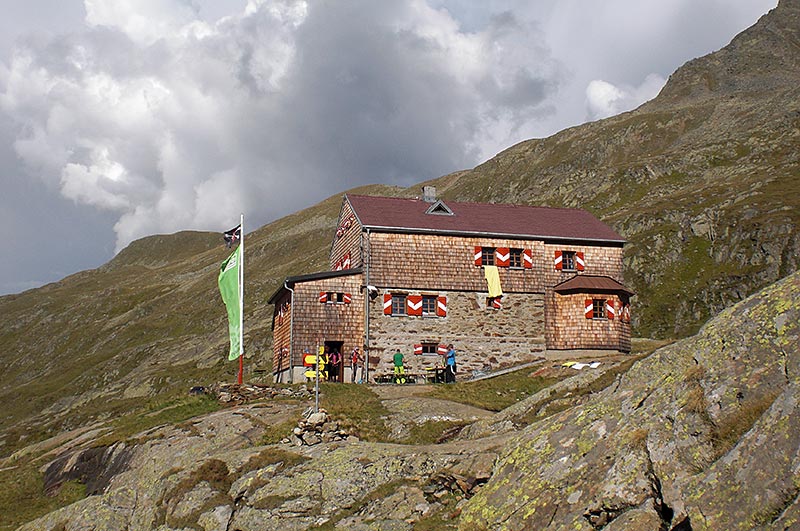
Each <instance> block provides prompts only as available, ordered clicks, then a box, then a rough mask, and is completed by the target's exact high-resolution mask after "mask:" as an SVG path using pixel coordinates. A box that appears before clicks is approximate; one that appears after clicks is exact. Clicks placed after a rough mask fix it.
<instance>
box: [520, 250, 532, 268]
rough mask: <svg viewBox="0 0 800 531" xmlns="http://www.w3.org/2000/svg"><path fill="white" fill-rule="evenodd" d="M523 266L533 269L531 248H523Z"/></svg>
mask: <svg viewBox="0 0 800 531" xmlns="http://www.w3.org/2000/svg"><path fill="white" fill-rule="evenodd" d="M522 267H524V268H525V269H533V251H531V250H530V249H523V250H522Z"/></svg>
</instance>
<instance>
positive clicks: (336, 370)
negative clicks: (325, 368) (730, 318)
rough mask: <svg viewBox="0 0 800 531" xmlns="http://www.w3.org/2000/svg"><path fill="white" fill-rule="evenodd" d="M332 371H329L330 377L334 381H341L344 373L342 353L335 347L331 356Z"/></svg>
mask: <svg viewBox="0 0 800 531" xmlns="http://www.w3.org/2000/svg"><path fill="white" fill-rule="evenodd" d="M330 363H331V371H330V373H328V378H329V379H330V381H332V382H340V381H341V374H342V370H341V369H342V355H341V354H340V353H339V349H338V348H334V349H333V352H331V357H330Z"/></svg>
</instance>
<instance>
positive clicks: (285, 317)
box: [272, 292, 292, 373]
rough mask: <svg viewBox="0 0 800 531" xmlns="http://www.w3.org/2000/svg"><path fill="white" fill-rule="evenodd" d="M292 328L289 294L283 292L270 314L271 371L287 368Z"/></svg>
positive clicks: (275, 371) (276, 371)
mask: <svg viewBox="0 0 800 531" xmlns="http://www.w3.org/2000/svg"><path fill="white" fill-rule="evenodd" d="M291 328H292V307H291V294H290V293H288V292H287V293H286V294H284V295H283V296H282V297H281V298H280V299H279V300H278V301H276V302H275V307H274V309H273V314H272V372H273V373H278V372H281V371H284V370H286V369H288V368H289V351H290V346H291V345H290V344H289V341H290V336H291Z"/></svg>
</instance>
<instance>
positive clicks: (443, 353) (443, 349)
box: [436, 345, 447, 356]
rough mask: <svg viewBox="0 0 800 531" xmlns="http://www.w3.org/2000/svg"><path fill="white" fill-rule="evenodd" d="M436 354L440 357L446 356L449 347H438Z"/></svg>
mask: <svg viewBox="0 0 800 531" xmlns="http://www.w3.org/2000/svg"><path fill="white" fill-rule="evenodd" d="M436 353H437V354H439V355H440V356H446V355H447V345H439V346H438V347H436Z"/></svg>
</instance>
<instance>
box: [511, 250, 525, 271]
mask: <svg viewBox="0 0 800 531" xmlns="http://www.w3.org/2000/svg"><path fill="white" fill-rule="evenodd" d="M508 265H509V266H510V267H522V249H511V250H510V259H509V263H508Z"/></svg>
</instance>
